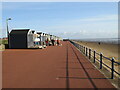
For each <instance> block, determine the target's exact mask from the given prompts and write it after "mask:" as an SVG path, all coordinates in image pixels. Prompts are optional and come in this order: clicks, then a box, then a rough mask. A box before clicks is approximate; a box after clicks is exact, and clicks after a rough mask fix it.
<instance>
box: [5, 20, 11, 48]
mask: <svg viewBox="0 0 120 90" xmlns="http://www.w3.org/2000/svg"><path fill="white" fill-rule="evenodd" d="M9 20H12V19H11V18H8V19H6V25H7V37H8V47H9V30H8V21H9ZM9 48H10V47H9Z"/></svg>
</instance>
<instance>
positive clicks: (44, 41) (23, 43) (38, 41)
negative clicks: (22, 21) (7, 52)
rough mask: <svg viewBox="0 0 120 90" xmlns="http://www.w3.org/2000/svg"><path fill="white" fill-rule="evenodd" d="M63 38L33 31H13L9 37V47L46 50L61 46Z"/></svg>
mask: <svg viewBox="0 0 120 90" xmlns="http://www.w3.org/2000/svg"><path fill="white" fill-rule="evenodd" d="M61 40H63V39H62V38H61V37H58V36H55V35H50V34H47V33H43V32H36V31H34V30H31V29H13V30H11V32H10V33H9V35H8V46H9V48H11V49H14V48H15V49H16V48H17V49H19V48H20V49H21V48H46V47H47V46H54V45H60V41H61Z"/></svg>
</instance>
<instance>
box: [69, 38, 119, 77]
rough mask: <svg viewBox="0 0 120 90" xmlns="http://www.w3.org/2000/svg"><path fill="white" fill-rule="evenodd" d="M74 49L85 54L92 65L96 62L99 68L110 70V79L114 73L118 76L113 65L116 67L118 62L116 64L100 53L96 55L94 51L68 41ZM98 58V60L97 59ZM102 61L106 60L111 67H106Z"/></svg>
mask: <svg viewBox="0 0 120 90" xmlns="http://www.w3.org/2000/svg"><path fill="white" fill-rule="evenodd" d="M69 41H70V42H71V43H72V44H73V45H74V46H75V47H77V48H78V49H79V50H80V51H81V52H82V53H83V54H85V55H86V56H87V57H88V58H89V59H91V58H92V59H93V63H96V61H98V62H99V68H100V69H102V68H103V65H104V66H105V67H107V68H109V69H110V70H111V79H114V73H116V74H117V75H120V73H119V72H118V71H116V70H115V68H114V67H115V64H117V65H118V66H119V65H120V63H119V62H116V61H115V60H114V58H112V59H110V58H108V57H105V56H104V55H103V54H102V53H97V52H96V51H93V50H92V49H90V48H88V47H85V46H83V45H80V44H78V43H75V42H74V41H71V40H69ZM97 56H99V58H98V57H97ZM103 59H106V60H108V61H110V62H111V66H108V65H107V64H105V63H104V62H103Z"/></svg>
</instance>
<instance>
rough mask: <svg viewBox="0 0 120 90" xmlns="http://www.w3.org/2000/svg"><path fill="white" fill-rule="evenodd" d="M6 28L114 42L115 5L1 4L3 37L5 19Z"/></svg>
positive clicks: (115, 29) (97, 3)
mask: <svg viewBox="0 0 120 90" xmlns="http://www.w3.org/2000/svg"><path fill="white" fill-rule="evenodd" d="M8 17H11V18H12V20H11V21H9V28H10V30H11V29H12V28H30V29H33V30H36V31H43V32H47V33H50V34H55V35H57V36H61V37H63V38H75V39H80V38H116V37H117V36H118V20H117V19H118V18H117V17H118V3H117V2H4V3H3V4H2V21H3V29H2V30H3V36H5V35H6V32H5V29H6V24H5V20H6V18H8Z"/></svg>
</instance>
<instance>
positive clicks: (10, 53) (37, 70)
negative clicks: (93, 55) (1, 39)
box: [3, 41, 114, 88]
mask: <svg viewBox="0 0 120 90" xmlns="http://www.w3.org/2000/svg"><path fill="white" fill-rule="evenodd" d="M62 44H63V46H49V47H47V48H46V49H7V50H5V51H4V52H3V88H114V86H113V85H112V84H111V83H110V82H109V81H108V80H107V79H106V78H105V77H104V75H103V74H101V73H100V72H99V71H98V70H97V69H96V68H95V67H94V66H93V65H92V64H91V63H90V62H89V60H87V59H86V58H85V57H84V56H83V55H82V54H81V53H80V52H79V51H78V50H77V49H76V48H75V47H74V46H73V45H72V44H71V43H69V42H67V41H66V42H62Z"/></svg>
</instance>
